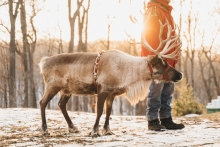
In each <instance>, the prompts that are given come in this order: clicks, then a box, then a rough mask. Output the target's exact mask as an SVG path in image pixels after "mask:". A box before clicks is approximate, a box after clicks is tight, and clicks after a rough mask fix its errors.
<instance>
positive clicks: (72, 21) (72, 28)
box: [68, 0, 84, 53]
mask: <svg viewBox="0 0 220 147" xmlns="http://www.w3.org/2000/svg"><path fill="white" fill-rule="evenodd" d="M83 1H84V0H77V8H76V10H75V12H74V14H73V15H72V0H68V16H69V24H70V41H69V49H68V52H69V53H72V52H73V51H74V39H75V21H76V18H77V17H78V16H79V11H80V8H81V7H82V3H83Z"/></svg>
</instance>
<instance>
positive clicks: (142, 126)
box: [0, 108, 220, 147]
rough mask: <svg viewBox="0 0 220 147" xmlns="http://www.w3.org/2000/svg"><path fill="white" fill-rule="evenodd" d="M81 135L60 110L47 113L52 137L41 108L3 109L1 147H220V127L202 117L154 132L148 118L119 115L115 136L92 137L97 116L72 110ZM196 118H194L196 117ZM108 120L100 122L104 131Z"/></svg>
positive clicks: (180, 119)
mask: <svg viewBox="0 0 220 147" xmlns="http://www.w3.org/2000/svg"><path fill="white" fill-rule="evenodd" d="M68 113H69V115H70V118H71V119H72V121H73V123H74V124H75V125H76V126H77V127H78V128H79V130H80V131H81V132H80V133H76V134H75V133H68V126H67V124H66V121H65V119H64V117H63V115H62V113H61V112H60V111H58V110H46V118H47V126H48V132H49V133H50V135H47V136H42V134H41V116H40V110H39V109H29V108H28V109H24V108H13V109H12V108H8V109H0V146H9V147H19V146H22V147H23V146H28V147H44V146H55V147H72V146H74V147H82V146H86V147H94V146H96V147H103V146H105V147H113V146H121V147H127V146H220V140H219V138H220V124H219V119H216V120H217V121H213V120H209V119H208V118H203V117H200V116H198V115H187V116H183V117H178V118H174V121H175V122H178V123H179V122H182V123H184V124H185V128H184V129H182V130H165V131H160V132H157V131H150V130H148V129H147V125H148V124H147V121H146V117H145V116H116V115H112V116H111V119H110V128H111V130H112V132H114V133H115V135H110V136H101V137H98V138H92V137H88V134H89V132H90V131H91V129H92V127H93V125H94V122H95V119H96V114H94V113H85V112H71V111H68ZM195 116H196V118H193V117H195ZM104 121H105V115H104V114H103V115H102V117H101V119H100V132H101V130H102V127H103V124H104Z"/></svg>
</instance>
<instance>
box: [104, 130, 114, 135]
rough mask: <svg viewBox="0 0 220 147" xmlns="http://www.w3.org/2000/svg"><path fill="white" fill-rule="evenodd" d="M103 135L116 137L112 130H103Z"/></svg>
mask: <svg viewBox="0 0 220 147" xmlns="http://www.w3.org/2000/svg"><path fill="white" fill-rule="evenodd" d="M102 134H103V135H106V136H107V135H115V134H114V133H113V132H112V131H111V130H105V129H103V130H102Z"/></svg>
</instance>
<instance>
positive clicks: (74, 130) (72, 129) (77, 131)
mask: <svg viewBox="0 0 220 147" xmlns="http://www.w3.org/2000/svg"><path fill="white" fill-rule="evenodd" d="M79 132H80V131H79V129H78V128H77V127H74V128H69V133H79Z"/></svg>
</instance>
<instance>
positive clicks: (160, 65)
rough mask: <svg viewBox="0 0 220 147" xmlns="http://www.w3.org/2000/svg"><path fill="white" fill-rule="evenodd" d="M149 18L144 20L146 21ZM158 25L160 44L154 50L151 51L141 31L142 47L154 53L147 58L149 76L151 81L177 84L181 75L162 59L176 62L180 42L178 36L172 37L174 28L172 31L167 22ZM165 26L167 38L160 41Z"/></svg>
mask: <svg viewBox="0 0 220 147" xmlns="http://www.w3.org/2000/svg"><path fill="white" fill-rule="evenodd" d="M148 20H149V18H147V19H146V21H148ZM159 23H160V33H159V40H160V44H159V46H158V47H157V48H156V49H153V48H152V47H151V46H150V45H149V43H148V42H147V40H146V39H145V34H144V32H145V31H143V32H142V45H143V46H144V47H145V48H146V49H148V50H150V51H151V52H153V53H155V55H154V56H152V57H148V63H149V65H150V66H149V68H151V69H150V70H151V74H152V77H153V79H155V80H159V81H161V80H164V81H165V82H170V81H172V82H178V81H179V80H181V79H182V73H180V72H179V71H177V70H176V69H175V68H173V67H171V66H170V65H169V64H168V63H167V62H166V60H164V58H169V59H173V60H178V58H177V57H178V56H179V53H180V48H181V45H182V43H181V41H180V36H179V35H178V34H177V35H172V34H176V32H175V30H176V26H175V27H174V29H172V26H171V25H170V24H169V22H168V20H167V19H166V23H165V24H162V22H161V21H160V20H159ZM165 26H167V28H168V32H167V38H166V39H164V40H163V39H162V32H163V30H164V27H165ZM173 48H175V50H174V51H173V52H172V53H170V54H168V52H169V51H170V50H171V49H173Z"/></svg>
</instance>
